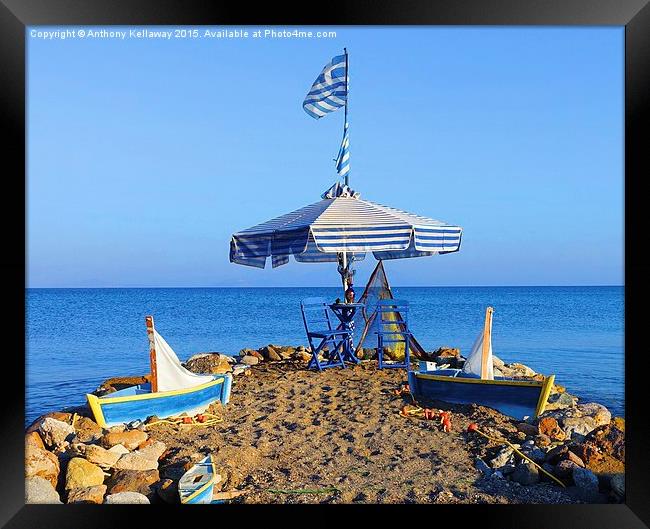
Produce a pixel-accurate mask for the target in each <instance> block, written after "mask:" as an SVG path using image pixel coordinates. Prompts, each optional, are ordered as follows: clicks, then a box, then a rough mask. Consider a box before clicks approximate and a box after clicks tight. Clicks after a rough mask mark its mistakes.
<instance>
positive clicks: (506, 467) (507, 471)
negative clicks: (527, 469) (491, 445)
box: [499, 463, 515, 476]
mask: <svg viewBox="0 0 650 529" xmlns="http://www.w3.org/2000/svg"><path fill="white" fill-rule="evenodd" d="M514 471H515V465H512V464H510V463H508V464H507V465H503V466H502V467H501V468H499V472H501V473H502V474H503V475H504V476H508V475H510V474H512V473H513V472H514Z"/></svg>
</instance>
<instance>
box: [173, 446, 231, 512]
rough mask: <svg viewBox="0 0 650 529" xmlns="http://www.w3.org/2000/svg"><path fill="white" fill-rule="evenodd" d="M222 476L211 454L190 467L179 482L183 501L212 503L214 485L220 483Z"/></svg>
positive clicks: (184, 502)
mask: <svg viewBox="0 0 650 529" xmlns="http://www.w3.org/2000/svg"><path fill="white" fill-rule="evenodd" d="M220 480H221V476H220V475H219V474H217V470H216V468H215V466H214V462H213V461H212V456H211V455H209V456H207V457H206V458H205V459H202V460H201V461H199V462H198V463H197V464H196V465H194V466H193V467H192V468H190V469H189V470H188V471H187V472H186V473H185V474H183V477H182V478H181V479H180V480H179V482H178V495H179V496H180V499H181V503H183V504H195V503H212V494H213V493H214V486H215V485H216V484H217V483H219V481H220Z"/></svg>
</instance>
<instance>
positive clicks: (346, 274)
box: [341, 252, 348, 294]
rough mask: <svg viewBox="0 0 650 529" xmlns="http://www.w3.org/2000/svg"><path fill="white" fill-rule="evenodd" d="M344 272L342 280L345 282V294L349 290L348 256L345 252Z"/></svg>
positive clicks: (342, 272)
mask: <svg viewBox="0 0 650 529" xmlns="http://www.w3.org/2000/svg"><path fill="white" fill-rule="evenodd" d="M342 261H343V270H342V271H341V279H342V281H343V293H344V294H345V291H346V290H347V289H348V254H347V252H343V259H342Z"/></svg>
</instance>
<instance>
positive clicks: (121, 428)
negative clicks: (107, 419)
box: [108, 424, 126, 433]
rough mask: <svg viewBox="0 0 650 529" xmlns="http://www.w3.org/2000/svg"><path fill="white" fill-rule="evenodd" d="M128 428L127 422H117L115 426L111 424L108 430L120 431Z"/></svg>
mask: <svg viewBox="0 0 650 529" xmlns="http://www.w3.org/2000/svg"><path fill="white" fill-rule="evenodd" d="M125 430H126V424H116V425H115V426H111V427H110V428H109V429H108V431H109V432H110V433H116V432H117V433H120V432H123V431H125Z"/></svg>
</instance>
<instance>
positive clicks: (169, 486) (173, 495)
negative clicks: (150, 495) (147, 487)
mask: <svg viewBox="0 0 650 529" xmlns="http://www.w3.org/2000/svg"><path fill="white" fill-rule="evenodd" d="M155 489H156V492H157V493H158V496H160V498H161V499H162V500H163V501H164V502H165V503H180V500H179V498H178V483H177V482H176V481H174V480H173V479H169V478H167V479H163V480H161V481H159V482H158V483H156V485H155Z"/></svg>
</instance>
